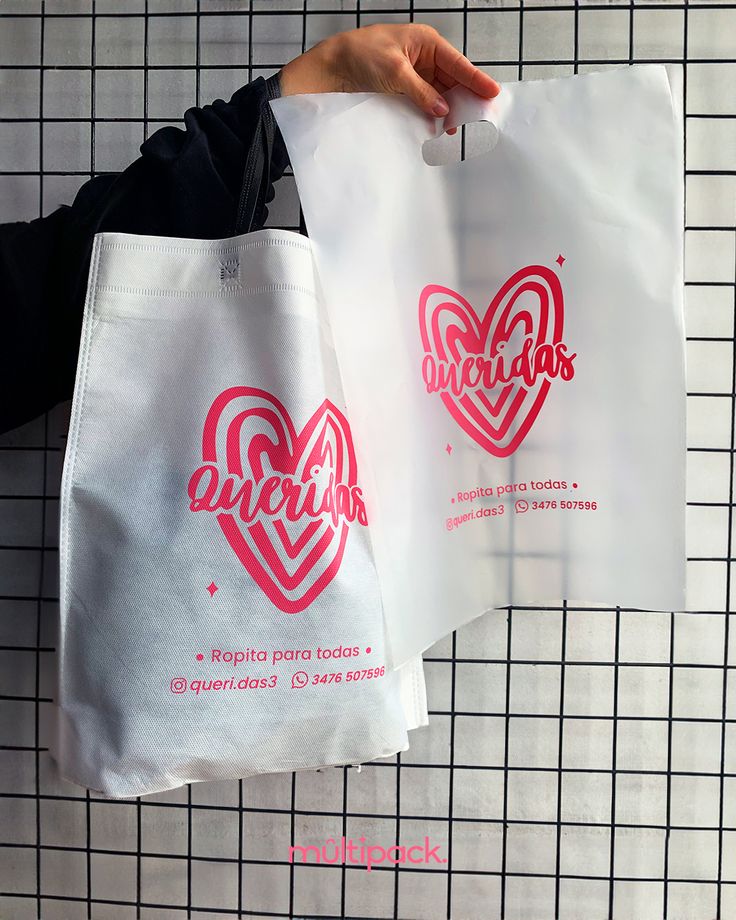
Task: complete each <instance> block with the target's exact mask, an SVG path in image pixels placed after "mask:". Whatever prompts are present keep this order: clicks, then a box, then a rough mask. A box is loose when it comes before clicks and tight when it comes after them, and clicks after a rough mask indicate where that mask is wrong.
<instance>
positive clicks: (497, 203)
mask: <svg viewBox="0 0 736 920" xmlns="http://www.w3.org/2000/svg"><path fill="white" fill-rule="evenodd" d="M447 100H448V102H449V103H450V112H449V115H448V116H447V118H446V119H444V120H443V119H433V118H430V117H428V116H425V115H424V114H423V113H422V112H421V111H420V110H419V109H418V108H417V107H416V106H415V105H414V104H413V103H412V102H410V101H409V100H407V99H406V98H405V97H402V96H384V95H377V94H371V93H363V94H343V93H334V94H322V95H312V94H308V95H301V96H299V95H297V96H289V97H285V98H281V99H276V100H272V102H271V105H272V107H273V110H274V112H275V115H276V119H277V122H278V124H279V127H280V129H281V131H282V133H283V135H284V138H285V141H286V144H287V147H288V150H289V154H290V157H291V162H292V164H293V168H294V174H295V178H296V182H297V187H298V190H299V195H300V199H301V203H302V207H303V210H304V215H305V219H306V224H307V229H308V232H309V235H310V238H311V239H312V242H313V245H314V252H315V259H316V262H317V268H318V272H319V274H320V280H321V283H322V286H323V289H324V292H325V299H326V304H327V309H328V313H329V315H330V319H331V323H332V327H333V334H334V339H335V344H336V351H337V356H338V362H339V365H340V370H341V374H342V379H343V385H344V391H345V397H346V401H347V406H348V409H349V412H350V417H351V423H352V425H353V432H354V435H355V442H356V446H357V449H358V462H359V465H360V469H361V474H362V476H363V481H364V483H365V485H366V491H367V497H368V505H369V511H370V515H371V536H372V539H373V542H374V548H375V553H376V562H377V566H378V571H379V575H380V578H381V587H382V591H383V596H384V604H385V610H386V617H387V632H388V637H389V645H390V656H391V660H392V662H393V663H395V664H401V663H403V662H406V661H408V660H409V659H410V658H411V656H412V655H415V654H417V653H418V652H420V651H421V650H423V649H425V648H427V647H428V646H429V645H430V644H431V643H432V642H434V641H435V640H436V639H438V638H439V637H441V636H442V635H445V634H446V633H448V632H449V631H451V630H452V629H454V628H456V627H458V626H460V625H461V624H463V623H465V622H467V621H468V620H470V619H472V618H473V617H475V616H477V615H479V614H481V613H482V612H483V611H485V610H487V609H489V608H493V607H498V606H506V605H508V604H515V605H526V604H540V603H541V604H546V603H548V602H558V601H559V600H560V599H562V598H567V599H568V600H570V601H571V602H582V603H602V604H607V605H615V604H620V605H624V606H634V607H639V608H645V609H678V610H679V609H683V608H684V606H685V594H684V590H685V547H684V519H685V518H684V516H685V379H684V362H685V357H684V333H683V277H682V271H683V269H682V242H683V240H682V198H683V189H682V181H683V180H682V175H683V174H682V154H681V150H680V139H679V134H678V127H677V123H676V117H675V112H674V109H673V104H672V96H671V91H670V85H669V82H668V78H667V74H666V71H665V68H664V67H663V66H661V65H654V66H641V67H630V68H625V69H620V70H615V71H609V72H606V73H599V74H588V75H583V76H574V77H569V78H565V79H556V80H544V81H537V82H525V83H513V84H506V85H504V86H503V88H502V90H501V93H500V95H499V96H498V97H497V98H496V99H494V100H492V101H488V100H482V99H481V98H480V97H477V96H475V95H474V94H473V93H471V92H469V91H468V90H465V89H463V88H461V87H458V88H455V89H453V90H451V91H449V92H448V93H447ZM479 119H482V120H487V121H489V122H491V124H492V125H493V126H494V127H495V130H496V143H495V146H494V147H493V149H491V150H488V151H486V152H484V153H482V154H480V155H477V156H474V157H471V158H470V159H466V160H464V161H460V162H453V163H449V164H445V165H440V166H430V165H428V164H427V163H426V162H425V161H424V159H423V155H422V149H423V144H424V143H425V142H426V141H427V140H430V139H433V138H435V137H437V136H439V135H440V134H441V133H442V132H443V131H444V130H445V129H446V128H450V127H452V126H454V125H459V124H462V123H465V122H471V121H476V120H479ZM458 138H459V134H458Z"/></svg>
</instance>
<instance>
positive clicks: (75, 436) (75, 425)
mask: <svg viewBox="0 0 736 920" xmlns="http://www.w3.org/2000/svg"><path fill="white" fill-rule="evenodd" d="M101 248H102V247H101V246H100V243H99V240H98V239H96V240H95V243H94V261H93V265H92V271H91V273H90V280H89V287H88V289H87V300H86V302H85V308H84V340H83V342H82V351H81V355H80V363H81V367H80V371H81V377H80V382H79V386H80V400H79V401H78V402H77V406H76V410H75V412H74V417H73V418H72V420H71V427H70V435H71V436H70V438H69V440H68V441H67V451H69V468H68V470H67V471H66V475H65V482H64V490H63V494H62V502H61V508H60V520H63V522H64V526H63V528H62V532H61V540H60V553H63V555H64V568H63V572H62V591H63V596H62V598H61V600H62V608H63V606H64V602H65V601H67V600H68V599H67V597H66V593H67V590H68V582H69V578H68V575H69V551H68V550H69V547H68V534H69V496H70V493H71V484H72V477H73V474H74V463H75V460H76V454H77V445H78V442H79V430H80V427H81V419H82V412H83V409H84V401H85V397H86V394H87V370H88V367H89V355H90V344H91V339H92V330H93V325H94V322H93V320H94V305H95V293H96V285H97V272H98V268H99V264H100V250H101Z"/></svg>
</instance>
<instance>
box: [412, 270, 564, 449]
mask: <svg viewBox="0 0 736 920" xmlns="http://www.w3.org/2000/svg"><path fill="white" fill-rule="evenodd" d="M563 261H564V260H563ZM563 315H564V304H563V296H562V286H561V284H560V280H559V278H558V277H557V275H556V274H555V272H554V271H552V269H550V268H547V267H546V266H543V265H529V266H527V267H526V268H522V269H520V270H519V271H517V272H516V273H515V274H514V275H512V276H511V277H510V278H509V279H508V281H506V282H505V283H504V285H503V286H502V287H501V289H500V290H499V291H498V293H497V294H496V296H495V297H494V298H493V300H492V301H491V303H490V305H489V306H488V309H487V310H486V312H485V315H484V316H483V317H480V316H478V314H477V313H476V312H475V310H474V309H473V307H472V306H471V305H470V304H469V303H468V301H467V300H466V299H465V298H464V297H463V296H462V295H461V294H458V293H457V292H456V291H453V290H451V289H450V288H446V287H442V286H441V285H439V284H428V285H426V286H425V287H424V289H423V290H422V293H421V295H420V298H419V325H420V328H421V334H422V344H423V345H424V350H425V352H426V355H425V357H424V359H423V361H422V377H423V379H424V383H425V386H426V388H427V392H428V393H439V394H440V398H441V399H442V402H443V403H444V404H445V406H446V407H447V409H448V411H449V412H450V414H451V415H452V417H453V418H454V419H455V421H456V422H457V423H458V425H460V427H461V428H462V429H463V431H465V432H466V433H467V434H469V435H470V437H471V438H473V439H474V440H475V441H476V442H477V443H478V444H480V445H481V447H483V448H484V449H485V450H487V451H488V452H489V453H491V454H494V455H495V456H497V457H508V456H509V455H510V454H513V453H514V451H515V450H516V449H517V448H518V447H519V445H520V444H521V442H522V441H523V440H524V438H525V437H526V435H527V434H528V433H529V430H530V429H531V427H532V425H533V424H534V421H535V419H536V418H537V416H538V415H539V411H540V409H541V408H542V405H543V404H544V401H545V399H546V397H547V393H548V392H549V388H550V385H551V382H552V380H554V379H555V378H556V377H561V378H562V379H563V380H571V379H572V377H573V376H574V374H575V370H574V368H573V359H574V358H575V354H568V353H567V346H566V345H565V344H564V342H563V341H562V326H563Z"/></svg>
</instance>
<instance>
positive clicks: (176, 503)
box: [51, 230, 427, 797]
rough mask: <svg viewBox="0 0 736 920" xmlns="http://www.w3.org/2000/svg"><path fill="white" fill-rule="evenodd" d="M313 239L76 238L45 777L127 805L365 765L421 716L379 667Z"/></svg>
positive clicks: (354, 484) (422, 707)
mask: <svg viewBox="0 0 736 920" xmlns="http://www.w3.org/2000/svg"><path fill="white" fill-rule="evenodd" d="M361 487H362V479H361V471H360V469H359V467H358V466H357V465H356V456H355V450H354V445H353V439H352V434H351V430H350V425H349V422H348V419H347V417H346V415H345V407H344V401H343V396H342V391H341V385H340V378H339V373H338V369H337V365H336V362H335V355H334V350H333V345H332V342H331V338H330V331H329V326H328V324H327V322H326V320H325V318H324V316H323V308H322V306H321V304H320V300H319V289H318V284H317V279H316V277H315V272H314V262H313V259H312V253H311V248H310V243H309V240H308V239H307V238H305V237H304V236H300V235H299V234H297V233H291V232H288V231H281V230H259V231H257V232H254V233H250V234H245V235H242V236H237V237H233V238H231V239H227V240H214V241H200V240H187V239H169V238H163V237H146V236H136V235H130V234H124V233H102V234H98V235H97V236H96V237H95V240H94V247H93V253H92V260H91V266H90V274H89V285H88V291H87V300H86V305H85V311H84V317H83V325H82V336H81V347H80V352H79V361H78V368H77V379H76V386H75V391H74V396H73V401H72V417H71V423H70V430H69V439H68V446H67V452H66V455H65V458H64V468H63V474H62V491H61V511H60V535H59V536H60V540H59V547H60V611H61V616H60V635H59V643H58V648H59V675H58V688H57V693H58V698H57V709H56V715H57V718H56V722H55V725H56V732H55V734H54V737H53V739H52V744H51V751H52V754H53V756H54V757H55V759H56V760H57V762H58V765H59V768H60V772H61V773H62V775H64V776H65V777H67V778H68V779H70V780H72V781H75V782H78V783H81V784H82V785H85V786H88V787H90V788H92V789H94V790H97V791H99V792H101V793H102V794H104V795H108V796H111V797H127V796H135V795H141V794H146V793H150V792H157V791H162V790H166V789H170V788H175V787H177V786H181V785H182V784H184V783H190V782H195V781H203V780H219V779H227V778H235V777H246V776H249V775H252V774H257V773H270V772H278V771H291V770H302V769H310V768H313V767H320V766H326V765H331V764H345V763H356V764H357V763H360V762H363V761H366V760H371V759H374V758H376V757H382V756H387V755H391V754H393V753H395V752H397V751H402V750H406V749H407V747H408V737H407V732H408V730H410V729H411V728H414V727H416V726H418V725H424V724H427V709H426V697H425V692H424V681H423V671H422V667H421V659H414V660H413V661H412V662H410V663H409V665H408V666H407V667H406V668H401V669H399V670H398V671H393V670H389V669H387V667H386V657H385V643H384V634H383V629H384V625H383V615H382V608H381V600H380V592H379V588H378V582H377V577H376V572H375V567H374V563H373V559H372V554H371V546H370V539H369V534H368V527H367V518H366V512H365V506H364V501H363V498H362V493H361Z"/></svg>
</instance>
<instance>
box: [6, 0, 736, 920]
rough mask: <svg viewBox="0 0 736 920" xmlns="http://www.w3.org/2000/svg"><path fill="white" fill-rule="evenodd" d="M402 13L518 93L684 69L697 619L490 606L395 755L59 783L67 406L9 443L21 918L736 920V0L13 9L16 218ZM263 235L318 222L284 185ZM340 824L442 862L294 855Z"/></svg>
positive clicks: (37, 3) (691, 558) (9, 784)
mask: <svg viewBox="0 0 736 920" xmlns="http://www.w3.org/2000/svg"><path fill="white" fill-rule="evenodd" d="M410 19H413V20H414V21H417V22H430V23H432V24H433V25H435V26H436V27H437V28H438V29H439V30H440V31H441V32H442V33H443V34H444V35H445V36H447V37H448V38H449V39H450V40H451V41H452V42H453V43H454V44H455V45H456V46H457V47H459V48H462V49H463V50H464V51H465V52H466V53H467V54H468V56H469V57H471V58H472V59H473V60H474V62H476V63H477V64H479V65H481V66H483V67H484V68H486V69H487V70H488V71H489V72H490V73H492V74H493V75H494V76H495V77H497V78H498V79H499V80H500V81H502V82H503V81H504V80H514V79H533V78H541V77H547V76H559V75H565V74H571V73H575V72H584V71H590V70H600V69H604V68H606V67H610V66H621V65H626V64H629V63H631V62H644V61H664V62H669V63H671V64H673V65H675V66H676V67H677V66H678V65H679V66H680V69H681V70H682V76H683V96H684V105H685V110H684V111H685V116H686V118H685V135H686V136H685V151H686V177H685V178H686V224H687V230H686V281H687V305H686V310H687V315H686V326H687V337H688V344H687V353H688V398H687V401H688V606H689V608H690V609H696V610H698V611H701V612H699V613H689V614H682V613H680V614H678V613H676V612H673V613H669V614H656V613H641V612H636V611H631V610H626V609H621V608H616V609H613V610H600V609H596V610H588V609H580V608H572V607H570V606H568V605H567V604H563V605H562V606H561V607H560V608H554V609H544V610H543V609H528V608H525V609H518V608H512V609H507V610H499V611H494V612H492V613H489V614H486V615H485V616H484V617H482V618H480V619H478V620H476V621H474V622H473V623H471V624H470V625H469V626H467V627H465V628H463V629H462V630H459V631H458V632H457V633H455V634H454V635H452V636H451V637H448V638H447V639H446V640H443V641H442V642H440V643H438V644H437V645H435V646H434V647H433V648H432V649H430V650H429V651H428V652H426V653H425V662H426V673H427V682H428V694H429V704H430V725H429V726H428V727H427V728H424V729H421V730H418V731H417V732H415V733H413V743H412V746H411V749H410V750H409V751H408V752H406V753H404V754H402V755H399V756H396V757H392V758H387V759H385V760H383V761H377V762H374V763H372V764H368V765H364V766H363V767H362V769H361V770H357V769H354V768H331V769H326V770H322V771H316V772H305V773H299V774H293V775H292V774H288V775H275V776H270V777H256V778H254V779H249V780H245V781H233V782H225V783H199V784H196V785H194V786H189V787H185V788H182V789H178V790H175V791H174V792H168V793H161V794H156V795H150V796H145V797H143V798H139V799H137V800H133V801H110V800H104V799H102V798H101V797H98V796H96V795H94V794H91V793H90V792H89V791H87V790H84V789H81V788H80V787H78V786H75V785H72V784H70V783H67V782H65V781H63V780H61V779H60V778H59V776H58V774H57V773H56V771H55V768H54V763H53V761H52V760H51V759H50V757H49V754H48V745H47V739H48V728H49V715H50V707H51V703H52V697H53V675H54V667H55V650H54V635H55V618H56V616H57V612H58V603H57V597H58V551H57V545H56V537H57V526H58V491H59V482H60V477H61V465H62V460H63V452H64V447H65V437H66V431H67V426H68V421H69V404H68V403H67V404H63V405H61V406H59V407H57V408H56V409H54V410H53V411H51V412H49V413H48V414H47V415H45V416H44V417H42V418H39V419H37V420H36V421H34V422H32V423H30V424H28V425H26V426H24V427H22V428H21V429H18V430H17V431H14V432H11V433H8V434H6V435H3V436H0V918H2V920H25V918H38V917H43V920H52V918H59V920H76V918H88V920H89V918H94V920H113V918H114V920H128V918H156V920H169V918H171V920H173V918H177V920H178V918H185V917H186V918H189V917H198V918H208V920H215V918H225V917H234V916H243V917H264V918H265V917H309V918H312V917H341V918H353V920H357V918H366V920H375V918H383V917H387V918H401V920H434V918H445V917H451V918H452V920H476V918H477V920H497V918H509V920H510V918H519V920H522V918H523V920H546V918H556V917H559V918H562V920H599V918H601V920H602V918H619V920H655V918H656V920H660V918H668V920H713V918H724V920H726V918H731V917H734V916H736V673H734V668H736V623H735V622H734V621H733V619H732V614H731V611H732V610H733V603H734V598H733V596H732V578H731V573H732V557H733V524H734V518H733V498H734V407H735V399H736V396H735V395H734V394H735V381H736V370H735V365H734V354H733V345H734V311H735V307H736V305H735V303H734V296H735V292H736V277H735V273H736V255H735V250H736V3H717V2H692V3H689V4H688V3H682V2H660V3H640V2H626V0H620V2H617V0H611V2H609V3H590V2H584V0H580V2H579V3H576V2H570V0H548V2H537V3H530V2H526V3H524V2H519V0H516V2H514V0H496V2H492V0H486V2H484V0H465V2H463V0H421V2H419V0H418V2H415V3H414V2H410V0H403V2H402V0H375V2H367V0H363V2H360V0H262V2H261V0H251V2H250V3H249V2H247V0H241V2H238V0H147V2H146V0H127V2H125V0H96V2H95V0H46V2H43V0H2V2H0V220H2V221H9V220H27V219H31V218H33V217H36V216H38V215H39V214H47V213H49V212H50V211H52V210H54V208H56V207H57V206H58V205H59V204H60V203H62V202H69V201H70V200H71V198H72V197H73V195H74V193H75V192H76V190H77V188H78V187H79V186H80V185H81V184H82V183H83V182H84V181H85V180H86V179H87V178H88V177H89V176H90V175H93V174H95V173H99V172H105V171H117V170H120V169H122V168H124V167H125V166H126V165H127V164H128V163H129V162H130V161H132V160H133V159H134V158H135V157H136V155H137V149H138V146H139V145H140V143H141V141H142V140H143V139H144V137H146V136H148V135H149V134H150V133H151V132H152V131H154V130H156V129H157V128H158V127H159V126H160V125H162V124H181V123H182V122H181V117H182V114H183V112H184V110H185V109H186V108H187V107H189V106H190V105H192V104H193V103H195V102H198V103H205V102H207V101H210V100H212V99H213V98H215V97H217V96H222V97H224V98H228V97H229V95H230V94H231V93H232V91H233V90H234V89H235V88H237V86H239V85H240V84H241V83H243V82H245V81H247V80H249V79H252V78H253V77H255V76H257V75H259V74H261V75H263V76H268V75H269V74H270V73H272V72H273V71H274V70H275V69H277V68H278V67H279V66H280V65H281V64H282V63H284V62H285V61H286V60H288V59H290V58H291V57H294V56H295V55H297V54H298V53H300V51H302V50H303V49H304V48H306V47H309V46H310V45H312V44H313V43H314V42H315V41H317V40H318V39H320V38H322V37H324V36H326V35H329V34H331V33H333V32H336V31H340V30H343V29H347V28H352V27H354V26H356V25H359V24H361V25H365V24H368V23H371V22H381V21H383V22H405V21H408V20H410ZM683 64H684V66H682V65H683ZM612 117H614V118H615V113H612ZM270 224H271V225H274V226H282V227H288V228H290V229H298V227H299V225H300V215H299V206H298V200H297V198H296V194H295V189H294V184H293V178H291V177H289V176H287V177H284V179H283V180H281V182H280V183H279V188H278V193H277V198H276V200H275V202H274V204H273V206H272V207H271V220H270ZM1 309H2V305H0V310H1ZM0 334H1V332H0ZM1 398H3V399H12V398H13V394H12V393H4V394H2V397H1ZM343 835H344V836H347V837H352V838H354V839H355V838H358V837H360V836H365V837H367V838H368V839H369V840H370V841H371V842H375V843H379V844H383V845H385V846H389V845H391V844H392V843H395V842H397V841H398V842H400V843H403V844H406V845H410V844H413V843H416V842H417V841H421V840H422V839H423V837H424V836H425V835H428V836H429V837H430V838H431V840H432V843H433V844H440V846H441V854H442V855H443V856H444V857H445V858H446V859H447V862H446V863H444V864H441V865H435V866H426V867H425V866H409V865H400V866H397V867H386V868H384V867H377V868H375V869H374V871H372V872H371V873H367V872H366V871H365V870H364V869H362V868H359V867H347V868H346V867H344V866H340V865H336V866H315V865H307V866H299V865H296V866H295V865H290V864H289V862H288V859H287V853H288V846H289V845H290V844H291V843H298V844H302V845H308V844H310V843H315V844H319V843H322V842H324V840H325V839H326V838H328V837H333V838H338V839H339V838H340V836H343Z"/></svg>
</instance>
